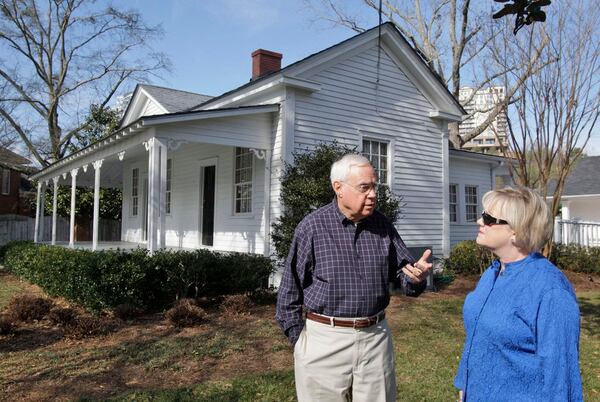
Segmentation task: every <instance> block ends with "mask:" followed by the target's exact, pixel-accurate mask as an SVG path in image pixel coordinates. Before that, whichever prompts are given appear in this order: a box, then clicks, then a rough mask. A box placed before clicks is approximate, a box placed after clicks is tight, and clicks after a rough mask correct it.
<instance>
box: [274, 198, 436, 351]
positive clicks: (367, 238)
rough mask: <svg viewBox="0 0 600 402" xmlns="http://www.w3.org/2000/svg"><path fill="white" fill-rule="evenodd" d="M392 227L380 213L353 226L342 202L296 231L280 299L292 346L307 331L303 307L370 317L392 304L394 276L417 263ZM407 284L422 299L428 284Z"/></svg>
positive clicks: (283, 325)
mask: <svg viewBox="0 0 600 402" xmlns="http://www.w3.org/2000/svg"><path fill="white" fill-rule="evenodd" d="M414 261H415V259H414V258H413V257H412V256H411V255H410V253H409V252H408V250H407V248H406V246H405V245H404V242H403V241H402V239H401V238H400V235H399V234H398V232H397V231H396V229H395V228H394V226H393V225H392V223H391V222H390V221H389V220H388V219H387V218H386V217H385V216H384V215H383V214H381V213H380V212H379V211H375V212H374V213H373V214H372V215H371V216H369V217H368V218H365V219H364V220H362V221H361V222H359V223H358V224H356V225H355V224H354V223H353V222H352V221H351V220H349V219H348V218H346V217H345V216H344V214H342V212H341V211H340V210H339V207H338V205H337V199H334V200H333V202H332V203H331V204H328V205H326V206H324V207H322V208H320V209H318V210H316V211H314V212H312V213H311V214H309V215H308V216H306V217H305V218H304V219H303V220H302V222H300V224H299V225H298V227H297V228H296V232H295V234H294V239H293V241H292V245H291V248H290V253H289V255H288V258H287V260H286V263H285V269H284V273H283V278H282V280H281V284H280V287H279V291H278V294H277V312H276V314H275V318H276V319H277V321H278V322H279V325H281V328H282V329H283V331H284V332H285V334H286V336H287V337H288V338H289V340H290V342H291V343H292V344H295V343H296V340H297V339H298V337H299V336H300V332H301V331H302V328H303V327H304V321H303V319H302V306H303V305H304V306H305V307H306V309H307V310H309V311H312V312H315V313H320V314H325V315H328V316H334V317H368V316H372V315H375V314H377V313H378V312H380V311H382V310H383V309H385V308H386V307H387V305H388V303H389V300H390V295H389V274H390V270H391V272H392V273H393V274H394V275H400V273H401V271H400V269H401V268H402V267H403V266H404V265H406V264H407V263H412V262H414ZM407 284H408V293H409V294H410V295H413V296H416V295H418V294H420V293H421V292H422V291H423V290H424V289H425V286H426V283H425V282H423V283H420V284H415V285H413V284H411V283H410V282H408V283H407Z"/></svg>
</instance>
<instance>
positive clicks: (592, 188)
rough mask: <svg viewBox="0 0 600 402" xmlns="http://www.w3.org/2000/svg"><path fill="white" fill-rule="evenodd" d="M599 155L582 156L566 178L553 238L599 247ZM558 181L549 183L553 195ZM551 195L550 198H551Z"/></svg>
mask: <svg viewBox="0 0 600 402" xmlns="http://www.w3.org/2000/svg"><path fill="white" fill-rule="evenodd" d="M598 172H600V156H587V157H584V158H581V159H579V160H578V161H577V163H576V164H575V167H574V168H573V170H572V171H571V173H570V174H569V176H568V177H567V179H566V181H565V184H564V188H563V194H562V197H561V199H560V203H561V215H560V218H559V219H557V220H556V221H555V230H554V235H555V237H554V240H555V241H556V242H560V243H579V244H582V245H586V246H600V176H599V174H598ZM555 188H556V182H554V181H553V182H551V183H550V185H549V186H548V194H553V193H554V189H555ZM549 198H550V197H549Z"/></svg>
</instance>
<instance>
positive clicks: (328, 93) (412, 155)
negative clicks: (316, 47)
mask: <svg viewBox="0 0 600 402" xmlns="http://www.w3.org/2000/svg"><path fill="white" fill-rule="evenodd" d="M376 65H377V47H376V46H375V45H374V46H373V47H371V48H369V49H367V50H365V51H364V52H362V53H360V54H358V55H354V56H352V57H349V58H347V59H345V60H341V61H340V62H339V63H337V64H335V65H333V66H331V67H328V68H326V69H325V70H323V71H320V72H318V73H316V74H315V75H314V76H310V77H306V78H308V79H310V80H313V81H317V82H319V83H320V84H321V86H322V87H321V90H320V91H318V92H315V93H312V94H306V93H301V92H298V93H297V94H296V124H295V133H294V134H295V143H294V148H295V150H296V151H303V150H306V149H311V148H313V147H314V146H315V145H317V144H318V143H320V142H324V141H325V142H330V141H333V140H337V141H338V142H339V143H340V144H344V145H348V146H351V147H352V146H357V147H358V149H360V147H361V139H362V137H373V138H389V139H390V140H393V141H391V144H392V146H393V148H392V150H391V151H392V152H391V159H392V160H391V164H392V169H393V171H391V172H390V173H391V181H392V189H393V191H394V192H396V193H397V194H399V195H402V196H403V197H404V198H403V203H404V204H405V205H404V207H403V208H402V217H401V218H400V219H399V220H398V222H396V226H397V228H398V231H399V232H400V235H401V236H402V237H403V239H404V240H405V242H406V243H407V245H408V246H414V247H417V246H430V247H433V249H434V253H435V254H438V255H439V254H441V253H442V236H443V215H442V213H443V208H444V207H445V206H444V205H443V202H442V197H443V194H442V188H441V186H442V183H443V169H444V166H443V160H442V148H441V147H442V133H441V131H440V128H439V126H438V124H437V123H436V122H435V121H434V120H432V119H431V118H430V117H429V116H428V113H429V110H431V109H432V106H431V104H430V103H429V102H428V100H427V99H426V98H425V97H424V96H423V95H422V94H421V92H419V90H418V89H417V88H416V87H415V86H414V85H413V84H412V83H411V82H410V80H409V79H408V78H407V76H406V75H405V74H404V73H403V72H402V70H401V68H400V67H399V66H397V65H396V64H395V63H394V62H393V61H392V59H391V58H390V57H388V55H387V54H386V53H385V51H383V52H382V53H381V69H380V84H379V88H378V90H377V91H376V89H375V82H376V79H377V70H376Z"/></svg>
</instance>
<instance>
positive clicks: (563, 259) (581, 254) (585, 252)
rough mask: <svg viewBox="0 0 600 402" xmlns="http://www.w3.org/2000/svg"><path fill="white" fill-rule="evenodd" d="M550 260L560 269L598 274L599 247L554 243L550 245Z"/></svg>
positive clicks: (599, 268)
mask: <svg viewBox="0 0 600 402" xmlns="http://www.w3.org/2000/svg"><path fill="white" fill-rule="evenodd" d="M550 261H552V263H553V264H554V265H556V266H557V267H559V268H560V269H566V270H569V271H575V272H583V273H587V274H592V273H595V274H600V247H585V246H580V245H578V244H555V245H554V246H553V247H552V252H551V254H550Z"/></svg>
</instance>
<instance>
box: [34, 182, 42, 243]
mask: <svg viewBox="0 0 600 402" xmlns="http://www.w3.org/2000/svg"><path fill="white" fill-rule="evenodd" d="M41 200H42V182H41V181H38V185H37V197H36V203H35V228H34V231H33V242H34V243H37V242H38V241H39V237H38V236H39V233H40V212H41V210H40V201H41Z"/></svg>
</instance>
